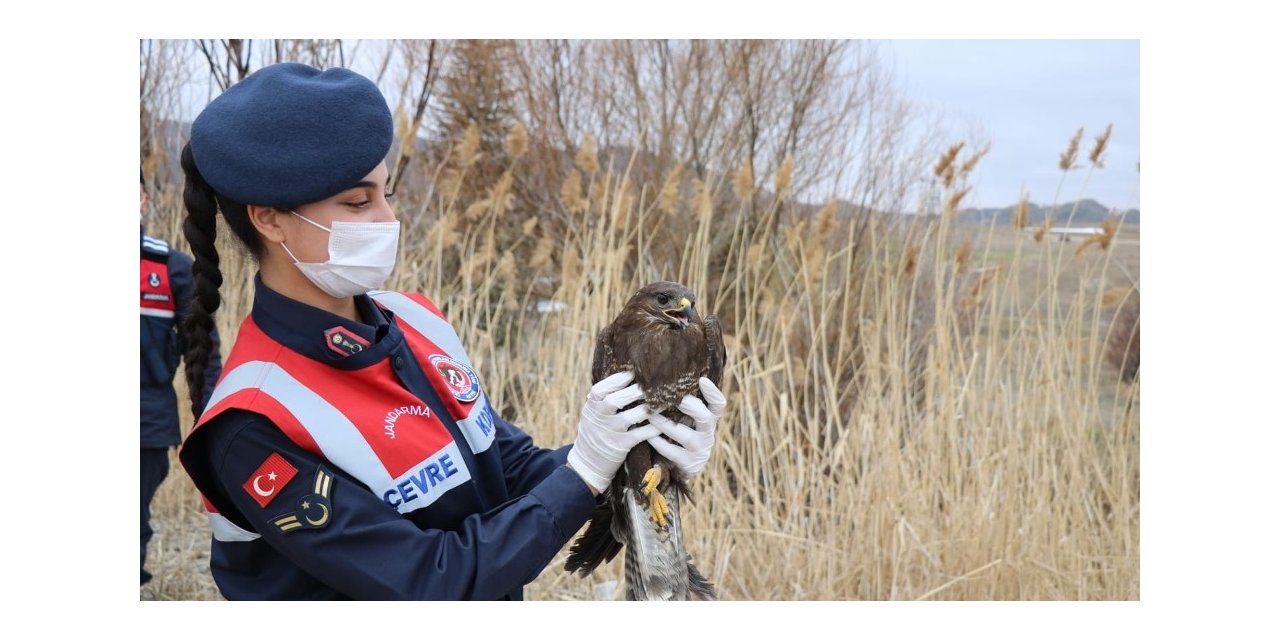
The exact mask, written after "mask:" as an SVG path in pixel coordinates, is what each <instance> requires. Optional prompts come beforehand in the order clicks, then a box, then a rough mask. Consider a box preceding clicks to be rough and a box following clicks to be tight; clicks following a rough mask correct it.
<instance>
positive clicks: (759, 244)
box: [142, 177, 1140, 600]
mask: <svg viewBox="0 0 1280 640" xmlns="http://www.w3.org/2000/svg"><path fill="white" fill-rule="evenodd" d="M601 179H602V180H606V181H607V180H608V179H607V177H602V178H601ZM702 204H703V205H705V204H706V203H705V202H703V203H702ZM624 207H625V208H624ZM787 209H788V205H787V204H786V203H779V202H774V203H773V204H772V205H771V206H770V207H769V209H768V210H767V212H766V216H765V217H764V218H763V219H760V220H758V221H757V222H756V223H755V224H756V225H757V226H756V227H754V228H753V227H751V226H750V224H751V222H750V221H749V219H748V218H746V217H743V216H741V215H740V214H741V211H739V212H737V214H738V215H735V212H732V211H730V212H726V213H723V214H722V213H720V212H716V213H714V214H713V213H712V212H711V211H709V210H705V209H700V204H699V202H697V201H696V200H695V201H690V202H684V203H681V204H680V205H679V206H678V207H676V208H675V209H673V211H674V212H676V213H679V214H681V215H687V217H689V218H691V219H692V220H693V221H694V226H693V227H692V229H693V233H692V234H691V235H690V236H689V237H690V238H691V239H690V241H689V242H688V243H687V245H686V246H685V247H683V248H681V250H682V260H681V262H680V264H681V267H680V268H679V269H678V270H676V272H675V273H663V274H656V273H655V274H653V275H654V276H658V275H661V276H662V277H675V278H679V279H681V280H683V281H685V282H687V283H689V284H690V285H691V286H693V287H694V288H695V290H698V291H702V292H704V293H703V299H704V301H705V302H706V303H707V308H708V309H709V310H711V311H713V312H717V313H720V314H721V315H722V316H725V317H726V318H727V322H726V323H727V324H728V325H729V326H730V327H732V328H731V329H730V330H729V331H728V339H727V341H728V345H729V361H730V366H729V370H728V372H727V375H726V378H727V379H726V383H725V385H724V388H725V390H726V392H727V394H728V396H729V398H730V406H729V410H728V413H727V415H726V417H725V419H723V420H722V422H721V425H722V426H721V430H720V431H719V433H718V438H719V439H718V442H717V450H716V453H715V455H714V456H713V458H712V461H711V463H710V464H709V465H708V467H707V468H706V470H705V471H704V472H703V473H702V474H701V475H700V476H699V477H698V478H697V479H696V481H695V483H694V490H695V492H696V496H697V501H696V503H695V504H694V505H693V506H692V507H689V508H687V511H686V525H687V539H688V540H690V541H691V549H690V551H691V553H692V555H693V558H694V559H695V561H696V562H697V563H698V564H699V565H700V566H701V567H702V568H703V571H704V572H705V573H706V574H707V575H708V576H709V577H710V578H711V579H712V581H713V582H715V583H716V584H717V586H718V588H719V590H720V593H721V595H722V597H723V598H725V599H749V600H855V599H859V600H860V599H869V600H885V599H982V600H987V599H997V600H1002V599H1022V600H1135V599H1138V598H1139V595H1140V591H1139V514H1140V509H1139V485H1140V483H1139V464H1138V461H1139V428H1138V415H1139V410H1138V407H1139V404H1138V383H1137V382H1136V381H1134V382H1132V383H1124V382H1121V381H1120V379H1119V377H1118V375H1117V368H1116V367H1115V366H1114V364H1113V363H1112V362H1110V361H1108V359H1107V352H1108V344H1109V343H1110V342H1111V340H1110V338H1109V335H1110V333H1111V327H1112V322H1111V321H1112V318H1113V317H1114V316H1115V315H1116V311H1117V309H1119V308H1120V307H1121V306H1123V304H1124V302H1123V301H1122V299H1123V298H1125V297H1130V296H1132V295H1136V293H1134V288H1133V286H1132V285H1133V284H1135V283H1136V282H1137V278H1138V275H1139V229H1138V228H1137V227H1128V226H1123V225H1121V226H1120V227H1119V229H1118V230H1117V231H1116V232H1115V234H1114V236H1113V238H1111V240H1110V242H1109V243H1108V246H1106V247H1105V248H1104V247H1102V246H1099V245H1098V244H1092V245H1090V246H1084V247H1083V248H1082V247H1081V242H1080V240H1078V239H1074V240H1073V241H1072V242H1059V241H1050V240H1049V239H1044V240H1042V241H1040V242H1037V241H1036V240H1035V239H1034V238H1033V237H1032V232H1033V229H1024V230H1021V231H1018V230H1015V229H1013V228H1011V227H971V226H963V225H949V223H948V221H947V220H946V217H945V216H944V217H943V218H942V219H936V218H935V219H931V220H926V219H901V218H899V219H894V218H891V217H882V216H865V217H859V216H853V217H848V218H843V217H840V216H837V215H835V214H834V213H833V211H831V210H824V211H823V212H819V213H818V214H817V215H816V216H811V217H809V218H808V219H801V218H793V219H788V220H785V221H783V222H781V223H780V224H778V225H777V226H774V227H771V228H772V229H775V230H776V235H772V236H770V235H767V234H765V233H762V232H761V229H763V227H762V226H760V225H768V224H769V220H768V216H770V215H779V216H780V215H781V212H783V211H786V210H787ZM443 210H444V211H445V213H444V214H443V215H441V216H438V217H436V218H434V219H433V220H430V221H429V222H427V223H424V224H422V225H417V226H414V225H407V226H406V230H408V231H410V235H409V236H408V237H407V238H406V239H405V245H404V246H405V248H404V250H403V252H402V255H401V266H400V267H399V268H398V270H397V274H396V276H394V277H395V278H397V279H398V281H397V282H396V283H395V285H396V286H397V287H402V288H418V289H420V290H425V291H426V292H427V294H428V295H429V296H430V297H432V298H434V299H436V300H437V301H439V302H440V303H441V304H442V306H443V307H444V308H445V309H446V313H448V314H449V316H450V318H451V319H452V320H453V322H454V324H455V325H456V326H457V327H458V329H459V333H460V334H461V335H462V336H463V340H464V342H465V343H466V344H467V345H468V348H469V350H470V351H471V353H472V356H473V358H474V359H475V360H476V364H477V368H478V371H479V373H480V375H481V377H482V380H483V381H484V383H485V384H486V386H487V388H488V393H490V395H491V397H492V398H493V400H494V406H495V407H496V408H499V409H500V410H501V412H502V413H503V414H504V415H505V416H506V417H508V418H509V419H511V420H512V421H513V422H515V423H517V424H519V425H521V426H522V427H523V428H525V429H526V430H527V431H529V432H530V433H531V434H532V435H533V436H534V438H535V441H536V442H539V443H541V444H543V445H545V446H559V445H561V444H563V443H566V442H568V441H570V439H571V437H572V434H573V429H574V424H575V423H574V421H573V420H572V419H571V417H572V416H575V415H576V413H577V409H578V404H579V403H580V401H581V397H582V396H583V394H584V393H585V392H586V388H587V387H588V386H589V385H588V371H587V367H585V366H584V365H583V364H582V363H585V362H589V361H590V353H591V349H592V344H593V339H592V336H593V334H594V332H595V331H596V330H598V328H599V327H601V326H603V324H604V322H606V321H607V320H608V319H609V318H610V317H612V314H613V313H615V312H616V309H617V307H618V306H619V305H620V304H621V301H622V300H624V299H625V296H626V295H628V294H629V293H630V292H631V291H632V290H633V289H634V288H635V287H637V286H638V285H639V284H642V280H644V281H647V280H648V277H642V276H641V274H640V273H639V270H637V273H632V274H627V272H626V271H625V270H624V269H623V268H622V261H620V260H617V259H616V256H620V255H624V254H625V252H626V251H628V250H636V251H639V252H642V253H643V252H644V251H645V245H644V242H645V240H644V238H643V236H641V235H640V233H639V232H641V231H642V230H643V229H644V228H645V224H647V223H649V222H654V223H656V222H657V220H650V221H646V220H645V217H646V216H656V217H659V218H660V217H661V215H662V214H661V212H659V211H658V210H657V209H646V208H645V207H643V206H642V205H641V204H639V203H637V202H636V201H635V200H628V196H627V195H626V194H625V193H624V192H623V189H622V188H621V187H617V185H616V183H615V184H612V185H610V186H609V188H608V189H606V190H604V195H603V196H602V197H601V198H599V199H598V200H597V201H596V202H595V203H594V204H593V203H588V204H587V205H586V206H585V207H584V209H583V210H582V212H581V215H582V218H581V220H580V221H579V222H582V223H583V224H582V226H581V227H580V229H581V230H583V233H581V234H580V235H576V236H572V237H571V240H570V241H568V242H563V243H561V244H559V245H557V246H554V247H552V248H551V251H550V254H549V255H548V256H546V257H545V258H544V259H543V261H542V262H537V261H534V262H532V263H531V265H530V268H532V269H533V270H534V271H535V272H537V273H541V274H543V277H541V278H539V279H536V280H535V284H531V285H529V286H528V287H527V288H525V289H524V290H517V289H515V288H514V287H513V285H512V284H511V283H512V282H514V280H513V279H512V276H511V274H512V272H511V270H510V269H511V265H510V264H509V261H508V260H505V259H503V258H501V257H499V256H497V255H496V254H494V253H488V254H487V255H486V252H491V251H492V244H488V245H486V243H487V242H488V241H486V237H491V236H489V234H492V233H493V232H494V230H495V229H496V225H494V224H490V223H492V222H495V221H496V220H497V219H498V218H499V216H500V215H501V212H500V211H499V209H498V208H497V207H495V208H493V210H491V211H487V212H486V211H480V212H478V213H477V212H475V211H471V212H470V213H469V214H468V212H466V211H463V210H461V209H460V208H459V207H456V206H445V207H444V208H443ZM700 214H701V215H700ZM468 215H470V216H471V218H472V219H471V220H470V222H471V224H470V225H464V224H463V222H465V221H467V216H468ZM593 216H595V217H598V218H599V219H608V220H610V221H611V222H613V224H612V225H593V224H589V223H588V221H589V220H590V219H591V217H593ZM722 218H723V219H724V220H725V221H726V224H727V225H729V229H728V231H722V232H725V233H729V234H731V235H730V238H729V247H730V248H729V250H728V255H727V256H726V257H724V258H723V260H724V265H725V266H723V267H721V268H720V269H719V270H717V269H716V268H715V267H713V266H712V264H711V263H712V261H713V258H712V257H711V256H710V255H709V252H707V251H704V250H703V248H702V244H700V243H701V242H702V241H700V240H699V239H700V238H710V237H711V235H712V233H713V229H714V226H715V225H714V224H713V222H714V221H717V220H720V219H722ZM735 220H736V221H738V222H734V221H735ZM169 224H172V225H174V226H175V227H176V224H177V222H176V220H170V221H169ZM860 224H861V225H862V226H861V231H859V227H860ZM175 232H176V229H175ZM444 232H452V233H457V234H459V237H457V238H452V239H451V240H452V241H453V243H454V244H456V245H458V246H463V247H476V248H477V249H475V251H476V252H477V255H478V256H479V257H478V258H477V259H474V260H465V256H463V262H461V263H458V262H449V261H448V259H447V253H448V252H447V251H439V250H438V248H439V246H440V244H441V242H442V239H441V234H442V233H444ZM524 233H525V234H527V235H528V236H529V238H528V240H527V242H529V243H530V244H534V245H545V244H546V243H545V242H542V241H541V240H540V238H539V237H538V236H539V234H540V233H541V231H540V230H539V229H538V228H536V227H533V226H529V227H528V228H526V229H524ZM859 234H860V235H859ZM859 237H860V238H861V239H860V240H859ZM225 239H226V238H225V235H224V237H223V240H225ZM705 244H714V242H710V241H707V242H706V243H705ZM486 246H488V247H489V248H488V249H486ZM855 248H860V250H857V251H855V250H854V249H855ZM231 251H232V250H231V249H230V246H229V245H228V246H227V248H226V249H225V251H224V255H230V256H234V255H235V254H233V253H231ZM1077 251H1079V255H1076V253H1077ZM578 252H580V253H578ZM460 255H461V252H460ZM508 255H510V254H508ZM536 257H537V256H536V255H535V258H536ZM587 264H592V265H597V267H595V268H586V267H584V266H583V265H587ZM459 265H461V266H459ZM223 268H224V273H226V274H228V276H227V280H228V282H229V283H236V282H240V283H244V282H247V281H248V279H249V275H250V274H251V271H250V269H251V267H250V265H248V264H247V263H245V262H243V261H242V260H225V262H224V267H223ZM730 273H732V274H735V276H734V277H733V279H732V280H729V279H727V278H718V277H717V276H718V275H720V274H730ZM415 274H418V275H415ZM433 276H434V277H433ZM548 281H550V282H555V283H557V285H556V286H554V287H552V288H551V289H549V290H548V289H546V288H545V286H544V285H545V283H546V282H548ZM586 292H590V293H586ZM223 295H224V297H225V298H226V301H225V302H224V312H220V314H219V327H220V330H221V331H222V332H223V336H224V341H225V343H227V344H229V343H230V337H231V336H232V335H233V331H234V326H235V324H236V320H238V318H239V316H240V315H242V314H243V313H244V311H245V310H247V308H248V303H249V300H248V290H247V288H246V287H244V286H243V284H241V285H239V286H231V287H230V289H229V290H228V286H227V285H224V288H223ZM544 297H545V298H546V299H552V300H555V301H558V302H561V303H563V305H564V308H563V310H562V311H560V312H558V313H532V312H529V311H528V309H529V308H531V307H532V306H533V303H534V302H536V301H537V300H540V299H543V298H544ZM180 377H181V376H180ZM557 416H563V417H560V418H558V417H557ZM184 421H185V422H186V423H189V422H190V418H189V416H184ZM184 428H185V426H184ZM154 507H155V508H154V512H155V523H154V526H155V529H156V531H157V534H156V537H155V538H154V540H153V542H152V544H151V548H150V559H149V565H148V566H149V568H150V570H151V571H152V572H153V573H154V574H155V579H154V581H153V582H152V584H150V585H148V586H147V587H144V588H143V591H142V597H144V598H147V599H151V598H155V599H184V600H205V599H219V598H220V596H219V595H218V593H217V591H216V589H215V587H214V586H213V583H212V580H211V578H210V576H209V573H208V566H207V563H208V548H209V533H208V528H207V524H206V521H205V519H204V516H203V512H202V510H201V508H200V504H199V499H198V496H197V495H196V493H195V492H194V490H193V488H192V487H191V485H190V483H189V481H188V479H187V478H186V476H185V474H183V473H182V472H181V471H180V470H179V468H178V466H177V464H176V460H175V463H174V471H172V472H171V473H170V475H169V477H168V479H167V480H166V481H165V484H164V485H163V486H162V488H161V490H160V492H159V494H158V497H157V499H156V501H155V505H154ZM562 561H563V555H562V556H561V557H560V558H558V559H557V560H556V561H555V562H553V563H552V564H551V565H550V566H549V567H548V568H547V569H546V570H545V571H544V572H543V573H542V575H541V577H539V578H538V579H537V580H536V581H535V582H533V583H532V584H531V585H529V586H528V587H527V588H526V597H527V598H529V599H543V600H546V599H551V600H557V599H572V600H578V599H594V598H599V597H608V598H612V597H617V596H618V592H616V591H615V592H609V591H608V587H609V586H611V585H616V584H617V583H616V582H609V581H617V580H620V577H621V567H620V565H621V562H620V561H618V560H615V561H614V562H613V563H612V564H611V565H609V566H607V567H606V568H605V570H603V571H602V572H600V575H597V576H593V578H592V579H581V578H578V577H574V576H569V575H567V574H565V573H564V572H563V571H562V570H561V569H560V565H561V563H562ZM597 587H599V588H597Z"/></svg>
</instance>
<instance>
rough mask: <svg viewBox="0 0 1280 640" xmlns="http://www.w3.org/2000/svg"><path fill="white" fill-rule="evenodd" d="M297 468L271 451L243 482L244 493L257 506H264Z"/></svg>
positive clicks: (272, 498)
mask: <svg viewBox="0 0 1280 640" xmlns="http://www.w3.org/2000/svg"><path fill="white" fill-rule="evenodd" d="M295 475H298V470H297V469H295V468H294V467H293V465H291V464H289V462H288V461H287V460H285V459H284V457H283V456H281V455H280V454H278V453H275V452H272V454H271V455H269V456H267V459H266V460H264V461H263V462H262V464H261V465H259V466H258V469H257V470H256V471H254V472H253V474H251V475H250V476H249V479H248V480H245V482H244V490H245V493H248V494H249V497H251V498H253V499H254V500H255V501H256V502H257V503H258V506H260V507H263V508H266V506H267V505H268V504H270V503H271V501H272V500H275V498H276V496H277V495H279V493H280V491H279V490H280V488H281V487H284V486H285V485H286V484H289V481H290V480H292V479H293V476H295Z"/></svg>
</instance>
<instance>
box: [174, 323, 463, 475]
mask: <svg viewBox="0 0 1280 640" xmlns="http://www.w3.org/2000/svg"><path fill="white" fill-rule="evenodd" d="M400 326H401V327H402V328H404V326H403V325H400ZM406 333H408V331H407V330H406ZM409 346H410V348H411V349H412V350H413V351H414V353H415V356H417V358H418V361H419V362H420V363H421V364H422V366H423V368H424V370H426V369H427V357H428V355H429V354H428V353H427V352H424V351H423V349H422V348H421V345H418V344H415V342H413V341H412V339H411V341H410V344H409ZM434 352H435V351H434V350H433V351H432V353H434ZM254 360H262V361H266V362H274V363H275V364H276V365H277V366H279V367H281V368H282V369H283V370H284V371H285V372H287V373H288V374H289V375H290V376H292V377H293V378H294V379H296V380H297V381H298V382H299V383H300V384H302V386H304V387H306V388H307V389H309V390H310V391H312V392H314V393H315V394H316V395H318V396H320V397H321V398H323V399H324V400H325V401H326V402H328V403H329V404H330V405H332V406H333V407H334V408H335V409H337V410H338V411H339V412H340V413H342V414H343V415H344V416H345V417H346V418H347V419H348V420H350V421H351V423H352V424H354V425H355V426H356V428H357V430H358V431H359V432H360V435H361V436H362V437H363V438H364V440H365V441H366V442H367V443H368V444H369V447H370V448H371V449H372V450H373V452H374V453H375V454H376V455H377V457H378V459H379V461H380V462H381V463H382V465H383V466H384V467H385V468H386V471H387V473H388V474H389V475H390V476H391V477H398V476H400V475H401V474H403V473H404V472H406V471H408V470H409V469H411V468H413V467H414V466H416V465H418V464H420V463H422V462H423V461H424V460H426V459H427V458H429V457H430V456H431V455H433V454H435V453H437V452H438V451H440V449H442V448H444V447H445V446H448V445H449V444H450V443H452V442H453V437H452V436H451V435H450V434H449V431H448V429H447V428H445V426H444V424H443V423H441V422H440V419H439V417H438V416H436V415H435V413H434V412H432V411H430V410H429V409H428V408H427V406H426V404H425V402H423V401H422V400H421V399H419V398H418V397H417V396H415V395H413V394H412V393H411V392H410V391H409V390H407V389H405V388H403V387H402V386H401V385H400V382H399V379H398V378H397V377H396V375H395V372H394V371H393V370H392V368H391V358H386V359H384V360H382V361H381V362H377V363H375V364H373V365H370V366H368V367H364V368H362V369H357V370H354V371H345V370H340V369H335V368H333V367H331V366H329V365H327V364H325V363H322V362H317V361H315V360H312V359H310V358H308V357H306V356H303V355H301V354H298V353H296V352H294V351H292V350H290V349H288V348H286V347H284V346H283V345H281V344H280V343H279V342H276V341H275V340H273V339H271V337H269V336H267V335H266V334H265V333H264V332H263V331H262V329H261V328H260V327H258V326H257V324H256V323H255V322H254V321H253V318H252V316H249V317H246V318H245V320H244V322H243V323H242V324H241V326H240V332H239V334H238V335H237V337H236V343H235V346H234V347H232V350H231V353H230V354H229V355H228V357H227V363H226V364H225V365H224V366H223V377H224V378H225V377H226V376H227V375H228V374H230V373H231V372H233V371H235V369H236V368H237V367H238V366H240V365H242V364H244V363H246V362H250V361H254ZM428 375H429V376H430V375H431V371H428ZM219 382H220V383H221V380H219ZM432 383H433V384H435V383H436V381H435V380H433V381H432ZM442 396H443V398H442V399H443V400H445V402H446V405H448V403H449V401H450V400H452V396H449V395H446V394H442ZM453 404H454V405H455V406H450V407H449V409H450V412H451V413H452V412H453V411H454V410H456V408H457V407H456V404H457V403H456V402H454V403H453ZM233 407H235V408H240V409H245V410H248V411H253V412H255V413H260V414H262V415H265V416H267V417H268V418H269V419H270V420H271V421H272V422H274V423H275V424H276V425H277V426H278V427H279V428H280V429H281V431H283V432H284V433H285V434H286V435H287V436H289V438H290V439H292V440H293V441H294V442H295V443H297V444H298V445H299V446H301V447H303V448H305V449H307V450H309V451H312V452H313V453H316V454H317V455H321V456H323V453H322V452H321V451H320V450H319V446H318V445H317V444H316V442H315V441H314V440H313V439H312V438H311V436H310V434H309V433H308V432H307V431H306V429H304V428H303V426H302V424H301V423H300V422H299V421H298V419H297V417H296V416H294V415H293V414H292V413H290V412H289V411H288V410H287V409H285V407H284V406H283V405H281V404H280V403H279V402H277V401H275V400H274V399H272V398H271V397H270V396H268V395H267V394H265V393H261V392H258V391H250V390H245V391H240V392H236V393H234V394H231V395H229V396H227V397H226V398H224V399H223V400H222V401H220V402H218V403H217V404H216V405H214V406H211V407H209V408H208V409H207V410H206V411H205V412H204V413H203V414H202V415H201V416H200V420H199V421H198V422H197V424H196V427H197V428H199V427H200V426H201V425H203V424H204V423H206V422H208V421H209V420H211V419H212V418H213V417H214V416H216V415H218V414H220V413H221V412H223V411H225V410H227V409H230V408H233ZM461 415H462V416H465V415H466V413H465V412H464V413H462V414H461Z"/></svg>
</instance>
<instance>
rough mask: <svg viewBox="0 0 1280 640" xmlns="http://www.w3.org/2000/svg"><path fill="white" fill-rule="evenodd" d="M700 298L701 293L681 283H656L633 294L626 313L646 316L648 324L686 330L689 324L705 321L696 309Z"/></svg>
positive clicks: (645, 321)
mask: <svg viewBox="0 0 1280 640" xmlns="http://www.w3.org/2000/svg"><path fill="white" fill-rule="evenodd" d="M697 301H698V298H697V296H695V295H693V292H692V291H690V290H689V288H688V287H686V286H684V285H682V284H680V283H679V282H653V283H650V284H647V285H645V286H644V287H642V288H641V289H640V290H639V291H637V292H636V293H635V295H633V296H631V300H629V301H628V302H627V306H626V309H624V311H623V312H624V313H627V312H630V313H632V314H634V315H635V316H637V317H638V318H642V319H643V320H644V323H645V324H646V325H648V326H652V327H662V328H668V329H678V330H684V329H687V328H688V327H689V323H691V322H692V323H694V324H698V323H699V322H700V321H701V320H700V319H699V318H698V313H697V311H696V310H695V309H694V305H695V303H697Z"/></svg>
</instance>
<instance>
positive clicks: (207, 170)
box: [191, 62, 393, 207]
mask: <svg viewBox="0 0 1280 640" xmlns="http://www.w3.org/2000/svg"><path fill="white" fill-rule="evenodd" d="M392 130H393V126H392V122H391V111H390V110H389V109H387V102H386V100H385V99H384V98H383V97H382V93H381V92H380V91H378V87H377V86H375V85H374V84H373V83H372V82H370V81H369V79H368V78H365V77H364V76H362V75H360V74H358V73H355V72H353V71H351V70H348V69H342V68H334V69H329V70H327V71H323V72H322V71H320V70H319V69H316V68H314V67H310V66H307V65H305V64H298V63H293V62H282V63H280V64H273V65H271V66H268V67H263V68H262V69H259V70H258V71H256V72H254V73H252V74H250V75H249V76H248V77H246V78H244V79H243V80H241V81H239V82H237V83H236V84H234V85H232V86H231V88H229V89H227V90H226V91H225V92H223V93H222V95H220V96H218V97H217V98H214V99H213V101H212V102H210V103H209V106H207V107H205V109H204V111H203V112H201V113H200V115H199V116H197V117H196V120H195V122H194V123H192V125H191V153H192V155H193V156H194V158H195V161H196V167H197V168H199V169H200V174H201V175H202V176H204V179H205V181H206V182H208V183H209V185H210V186H212V187H213V188H214V190H215V191H217V192H218V193H220V194H222V195H224V196H226V197H228V198H230V199H231V200H234V201H235V202H238V203H240V204H258V205H266V206H282V207H294V206H298V205H303V204H307V203H310V202H317V201H320V200H324V199H325V198H328V197H330V196H333V195H334V194H336V193H338V192H340V191H342V190H344V189H346V188H348V187H350V186H352V185H354V184H355V183H357V182H359V181H360V180H361V179H362V178H364V177H365V176H366V175H368V174H369V172H370V171H373V169H374V168H375V167H377V166H378V163H379V162H382V160H383V159H384V158H386V156H387V152H388V151H389V150H390V149H391V136H392Z"/></svg>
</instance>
